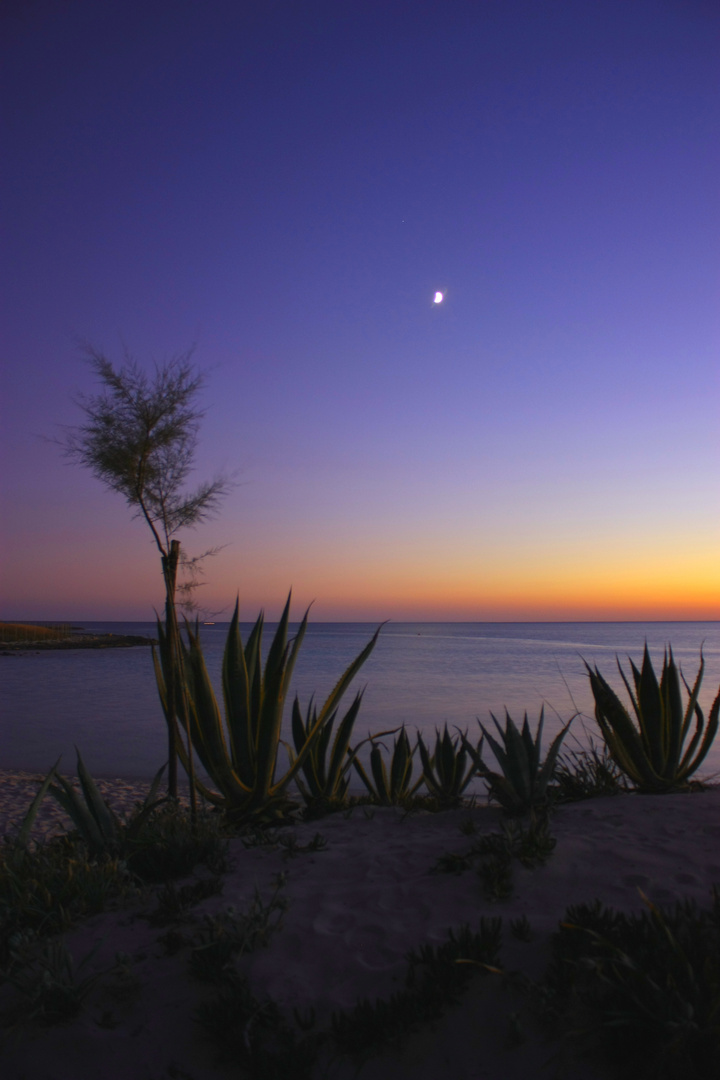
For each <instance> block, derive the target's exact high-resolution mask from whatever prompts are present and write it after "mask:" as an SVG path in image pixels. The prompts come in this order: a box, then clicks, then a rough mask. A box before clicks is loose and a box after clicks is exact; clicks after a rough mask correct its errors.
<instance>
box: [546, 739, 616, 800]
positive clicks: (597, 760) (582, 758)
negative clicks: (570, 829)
mask: <svg viewBox="0 0 720 1080" xmlns="http://www.w3.org/2000/svg"><path fill="white" fill-rule="evenodd" d="M631 790H632V785H631V784H630V783H629V781H628V779H627V777H626V776H625V774H624V773H623V771H622V769H621V768H620V766H619V765H618V764H617V763H616V762H615V760H614V759H613V756H612V754H611V753H610V751H609V749H608V748H607V746H605V745H604V744H603V746H602V747H598V746H597V744H596V743H595V742H594V741H593V740H592V738H591V739H590V746H589V747H588V748H587V749H582V750H570V751H567V752H566V753H564V754H561V755H560V757H559V759H558V762H557V765H556V766H555V772H554V773H553V777H552V784H551V787H550V798H551V799H552V800H553V801H554V802H578V801H580V800H581V799H597V798H599V797H601V796H609V795H620V794H622V793H623V792H628V791H631Z"/></svg>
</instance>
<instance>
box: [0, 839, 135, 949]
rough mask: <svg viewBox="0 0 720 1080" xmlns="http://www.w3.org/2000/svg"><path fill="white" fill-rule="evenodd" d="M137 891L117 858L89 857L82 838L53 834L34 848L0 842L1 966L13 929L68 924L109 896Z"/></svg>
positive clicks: (41, 932) (45, 931)
mask: <svg viewBox="0 0 720 1080" xmlns="http://www.w3.org/2000/svg"><path fill="white" fill-rule="evenodd" d="M129 896H133V897H134V896H137V882H136V881H135V879H134V878H133V876H132V874H131V873H130V871H129V870H128V868H127V866H126V865H125V863H123V862H122V860H120V859H118V858H115V857H110V856H99V857H92V856H91V855H90V853H89V852H88V849H87V848H86V847H85V845H84V844H82V843H81V842H79V841H78V840H77V839H73V838H71V837H68V836H62V837H56V838H53V839H52V840H49V841H47V842H46V843H45V844H42V845H38V846H37V847H36V848H35V849H34V850H33V851H30V850H28V849H26V848H20V847H17V846H16V845H14V844H12V843H8V842H6V843H4V844H2V846H0V966H3V965H5V964H7V962H8V961H9V957H10V950H11V947H12V942H13V940H17V937H16V936H17V935H21V936H25V937H27V938H36V937H39V936H45V935H49V934H56V933H60V932H62V931H64V930H67V929H68V928H69V927H70V926H72V924H73V923H74V922H76V921H77V920H79V919H81V918H86V917H88V916H90V915H96V914H98V913H99V912H101V911H104V910H106V908H107V907H108V906H109V905H110V904H111V903H113V902H118V901H120V900H122V899H125V898H128V897H129Z"/></svg>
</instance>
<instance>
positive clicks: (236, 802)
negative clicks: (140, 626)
mask: <svg viewBox="0 0 720 1080" xmlns="http://www.w3.org/2000/svg"><path fill="white" fill-rule="evenodd" d="M289 618H290V597H289V596H288V599H287V603H286V604H285V608H284V610H283V613H282V616H281V618H280V622H279V624H278V627H277V630H276V631H275V635H274V637H273V640H272V643H271V645H270V649H269V652H268V657H267V661H266V663H265V667H264V669H263V667H262V659H261V643H262V632H263V625H264V616H263V614H262V613H261V614H260V616H259V617H258V619H257V621H256V622H255V625H254V626H253V628H252V631H251V632H250V636H249V637H248V640H247V644H246V645H245V646H243V644H242V641H241V639H240V631H239V626H238V619H239V605H238V604H237V603H236V605H235V611H234V613H233V617H232V622H231V624H230V630H229V632H228V637H227V642H226V644H225V652H224V656H223V668H222V682H223V697H224V703H225V725H224V726H223V722H222V717H221V713H220V709H219V707H218V703H217V700H216V698H215V692H214V690H213V687H212V683H211V682H210V677H209V675H208V673H207V668H206V666H205V659H204V657H203V653H202V649H201V647H200V639H199V635H198V633H197V629H196V632H195V633H193V631H192V630H191V628H190V627H189V625H188V624H187V623H186V632H187V636H188V645H187V646H184V647H183V671H184V678H185V690H186V697H187V701H188V709H189V727H190V735H191V740H192V744H193V747H194V749H195V751H196V753H197V756H198V758H199V759H200V761H201V762H202V764H203V766H204V768H205V770H206V771H207V774H208V776H209V777H210V779H211V781H212V783H213V784H214V785H215V788H216V790H213V789H212V788H208V787H207V786H206V785H204V784H201V783H198V788H199V790H200V791H201V793H202V794H203V795H204V797H205V798H206V799H208V800H209V801H210V802H212V803H214V804H215V805H216V806H220V807H222V808H223V809H224V810H225V811H227V812H228V813H230V814H232V815H233V816H234V817H236V818H237V819H242V818H248V817H249V816H252V815H258V814H260V815H262V814H264V815H266V816H269V817H272V816H273V815H280V816H282V814H283V813H285V812H286V811H287V809H288V807H291V806H292V803H291V800H290V799H289V797H288V794H287V791H288V787H289V785H290V783H291V782H292V781H293V780H294V779H295V777H296V776H297V774H298V773H299V771H300V769H301V768H302V765H303V764H304V762H305V759H306V758H307V757H309V755H310V753H311V751H312V750H313V748H314V746H315V744H316V743H318V742H319V740H320V739H321V738H322V735H323V730H324V728H325V725H326V724H327V723H329V721H330V718H331V717H332V716H333V715H334V714H335V713H336V710H337V708H338V705H339V702H340V700H341V698H342V696H343V694H344V693H345V691H346V690H347V688H348V686H349V685H350V683H351V682H352V680H353V679H354V677H355V675H357V673H358V671H359V670H360V668H361V667H362V665H363V664H364V663H365V661H366V660H367V658H368V656H369V655H370V653H371V652H372V650H373V649H374V647H375V643H376V641H377V638H378V634H379V632H380V628H378V630H377V631H376V632H375V634H374V635H373V637H372V638H371V639H370V641H369V643H368V644H367V645H366V646H365V648H364V649H363V650H362V652H361V653H360V655H359V656H358V657H356V659H355V660H354V661H353V662H352V664H350V666H349V667H348V668H347V669H346V671H345V672H344V673H343V674H342V676H341V677H340V679H339V680H338V682H337V684H336V685H335V687H334V689H333V690H332V691H331V692H330V694H329V696H328V698H327V700H326V701H325V704H324V705H323V706H322V708H321V709H320V711H319V712H318V713H316V714H315V713H314V714H313V726H312V727H311V728H310V730H309V731H307V732H306V737H305V742H304V745H303V747H302V749H301V750H300V752H299V753H298V754H297V756H296V757H295V758H294V760H293V763H292V764H291V765H290V767H289V768H288V769H287V771H286V772H285V773H284V774H283V775H282V776H281V777H279V778H276V776H275V772H276V767H277V758H278V750H279V747H280V743H281V741H282V740H281V731H282V719H283V708H284V704H285V698H286V696H287V692H288V689H289V684H290V679H291V677H292V673H293V669H294V667H295V661H296V659H297V655H298V652H299V649H300V646H301V645H302V642H303V638H304V637H305V630H306V628H307V620H308V612H307V611H306V612H305V615H304V617H303V620H302V622H301V624H300V627H299V629H298V632H297V634H296V635H295V638H294V639H293V640H292V641H288V623H289ZM158 635H159V652H160V657H159V659H158V656H157V654H154V655H155V675H156V679H157V684H158V689H159V692H160V699H161V701H162V702H163V708H167V690H166V676H167V665H166V649H167V642H166V641H165V639H164V635H163V632H162V626H161V624H160V623H159V622H158ZM178 752H179V754H180V758H181V760H182V761H183V764H186V761H185V757H184V753H185V752H184V750H183V748H182V747H179V748H178Z"/></svg>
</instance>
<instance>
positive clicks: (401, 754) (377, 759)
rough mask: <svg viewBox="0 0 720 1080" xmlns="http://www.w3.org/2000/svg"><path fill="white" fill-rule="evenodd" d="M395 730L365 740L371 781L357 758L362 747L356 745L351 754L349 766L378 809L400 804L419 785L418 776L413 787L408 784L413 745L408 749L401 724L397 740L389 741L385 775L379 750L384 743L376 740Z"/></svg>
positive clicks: (421, 780) (410, 774)
mask: <svg viewBox="0 0 720 1080" xmlns="http://www.w3.org/2000/svg"><path fill="white" fill-rule="evenodd" d="M397 730H398V729H397V728H394V729H393V730H392V731H382V732H379V733H378V734H377V735H371V736H370V737H369V739H367V740H365V741H369V742H370V743H372V750H371V751H370V771H371V772H372V776H373V779H372V780H371V779H370V777H369V776H368V774H367V773H366V772H365V769H363V767H362V765H361V764H360V762H359V761H358V759H357V752H358V750H359V749H360V745H362V744H359V745H358V746H356V747H355V749H354V750H352V751H351V760H352V764H353V766H354V768H355V770H356V772H357V774H358V776H359V777H360V779H361V780H362V782H363V784H364V785H365V787H366V788H367V789H368V791H369V792H370V794H371V795H372V797H373V799H374V800H375V801H376V802H378V803H380V804H381V805H382V806H397V805H398V804H402V803H403V802H404V801H405V800H406V799H409V798H410V797H411V796H412V795H414V794H415V792H416V791H417V789H418V788H419V787H420V785H421V784H422V782H423V776H422V774H421V775H420V777H419V779H417V780H416V781H415V783H414V784H413V783H412V771H413V756H414V754H415V750H416V749H417V746H415V747H413V748H411V747H410V740H409V739H408V737H407V733H406V731H405V725H404V724H403V726H402V728H401V729H400V734H399V735H398V737H397V739H395V740H394V741H393V748H392V756H391V760H390V774H389V775H388V771H387V769H386V767H385V762H384V761H383V756H382V753H381V751H380V747H381V746H382V747H383V748H384V744H383V743H381V742H380V741H379V740H380V738H381V737H382V736H383V735H392V734H394V732H395V731H397ZM373 781H374V782H373Z"/></svg>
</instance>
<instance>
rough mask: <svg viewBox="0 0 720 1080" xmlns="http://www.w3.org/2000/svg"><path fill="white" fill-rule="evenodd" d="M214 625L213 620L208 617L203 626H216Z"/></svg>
mask: <svg viewBox="0 0 720 1080" xmlns="http://www.w3.org/2000/svg"><path fill="white" fill-rule="evenodd" d="M214 625H215V623H214V622H212V621H211V620H210V619H206V620H205V622H204V623H203V626H214Z"/></svg>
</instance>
